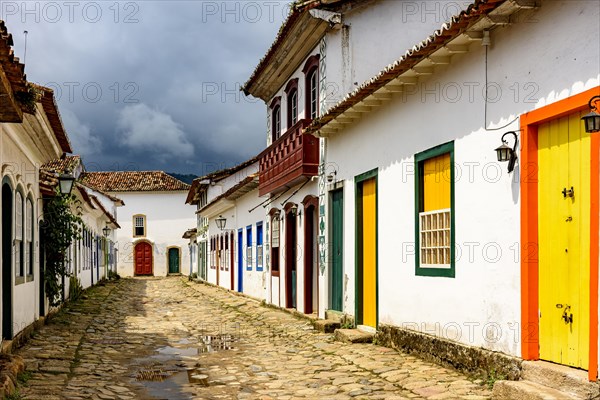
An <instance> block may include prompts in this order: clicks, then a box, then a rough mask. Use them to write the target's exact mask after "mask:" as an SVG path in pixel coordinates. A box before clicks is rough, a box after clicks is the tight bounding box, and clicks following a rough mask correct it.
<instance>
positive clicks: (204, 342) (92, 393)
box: [18, 278, 490, 400]
mask: <svg viewBox="0 0 600 400" xmlns="http://www.w3.org/2000/svg"><path fill="white" fill-rule="evenodd" d="M18 354H19V355H21V356H22V357H23V358H24V359H25V362H26V365H27V369H28V370H29V371H31V374H30V377H29V379H28V380H27V382H26V383H25V384H23V385H22V386H21V387H20V388H19V390H20V394H21V395H22V398H24V399H107V400H108V399H134V398H135V399H169V400H176V399H299V398H309V399H350V398H356V399H389V400H394V399H431V400H434V399H472V400H476V399H487V398H489V396H490V392H489V390H487V387H485V386H481V385H479V384H476V383H473V382H471V381H469V380H468V379H467V378H466V377H465V376H463V375H461V374H459V373H458V372H456V371H453V370H450V369H447V368H443V367H440V366H437V365H434V364H431V363H428V362H425V361H422V360H420V359H418V358H416V357H412V356H408V355H405V354H402V353H398V352H396V351H394V350H391V349H388V348H385V347H381V346H376V345H372V344H354V345H348V344H343V343H339V342H335V341H333V337H332V335H330V334H322V333H319V332H316V331H314V330H313V329H312V327H311V325H310V323H309V322H307V321H306V320H303V319H298V318H296V317H293V316H292V315H290V314H288V313H285V312H282V311H279V310H275V309H272V308H268V307H263V306H261V305H260V304H259V303H258V302H256V301H254V300H251V299H247V298H245V297H242V296H236V295H233V294H231V293H227V292H226V291H223V290H219V289H216V288H213V287H210V286H207V285H202V284H195V283H188V282H185V281H184V280H182V279H181V278H163V279H159V278H150V279H121V280H120V281H118V282H117V283H112V282H111V283H108V284H107V285H105V286H99V287H96V288H93V289H91V290H89V291H88V292H86V295H85V298H84V299H83V300H81V301H78V302H75V303H73V304H71V305H69V306H68V307H66V308H65V309H64V310H63V311H62V312H61V313H59V314H58V315H57V316H56V317H55V318H54V319H53V320H52V322H51V323H50V324H49V325H47V326H46V327H44V328H43V329H42V330H40V331H39V332H38V333H37V334H36V335H35V337H34V338H33V339H32V340H30V341H29V343H28V344H27V345H26V346H25V347H23V348H22V349H21V350H20V351H19V352H18Z"/></svg>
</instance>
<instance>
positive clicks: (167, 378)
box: [135, 334, 238, 400]
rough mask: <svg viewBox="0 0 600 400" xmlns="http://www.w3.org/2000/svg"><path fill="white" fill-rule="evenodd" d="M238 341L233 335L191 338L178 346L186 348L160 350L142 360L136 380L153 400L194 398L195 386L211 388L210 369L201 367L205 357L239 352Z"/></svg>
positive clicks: (179, 342) (178, 342)
mask: <svg viewBox="0 0 600 400" xmlns="http://www.w3.org/2000/svg"><path fill="white" fill-rule="evenodd" d="M237 341H238V338H237V337H235V336H234V335H231V334H217V335H203V336H201V337H200V339H199V340H198V339H195V338H192V337H188V338H184V339H180V340H179V341H177V342H176V343H175V345H183V346H182V347H175V346H163V347H159V348H157V349H156V354H153V355H151V356H149V357H145V358H143V359H138V363H137V365H138V366H139V368H140V369H139V370H138V372H137V373H136V374H135V380H136V381H137V382H139V383H140V384H142V385H143V387H144V389H145V392H146V393H147V395H149V396H152V397H153V398H157V399H168V400H179V399H182V400H187V399H193V398H194V397H193V395H192V394H191V393H189V392H190V391H192V390H193V388H194V387H207V386H209V383H208V381H209V375H208V373H207V371H208V370H207V369H206V368H203V367H202V364H200V361H201V360H202V354H206V353H214V352H218V351H226V350H236V348H235V346H234V344H235V343H236V342H237ZM190 361H192V364H190ZM204 367H206V365H204Z"/></svg>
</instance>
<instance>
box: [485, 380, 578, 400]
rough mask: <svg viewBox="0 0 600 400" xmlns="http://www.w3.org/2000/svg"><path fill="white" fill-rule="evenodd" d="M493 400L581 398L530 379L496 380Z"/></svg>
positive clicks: (563, 399)
mask: <svg viewBox="0 0 600 400" xmlns="http://www.w3.org/2000/svg"><path fill="white" fill-rule="evenodd" d="M492 399H493V400H582V398H581V397H578V396H574V395H571V394H569V393H564V392H560V391H558V390H556V389H553V388H550V387H548V386H544V385H540V384H538V383H535V382H531V381H497V382H496V383H495V384H494V389H493V392H492Z"/></svg>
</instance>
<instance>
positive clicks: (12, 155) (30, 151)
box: [0, 103, 63, 339]
mask: <svg viewBox="0 0 600 400" xmlns="http://www.w3.org/2000/svg"><path fill="white" fill-rule="evenodd" d="M24 120H25V121H26V123H22V124H21V123H12V124H7V123H2V124H0V164H1V168H2V198H1V199H0V202H1V203H0V205H1V208H2V210H3V222H2V227H3V229H2V232H0V235H2V237H1V243H2V253H3V260H2V282H3V284H2V285H1V286H0V292H1V299H2V303H3V307H6V308H3V310H4V311H3V312H2V313H1V315H0V319H1V320H2V327H3V329H2V331H3V332H2V336H3V337H4V338H5V339H11V338H12V337H13V336H14V335H16V334H18V333H19V332H21V331H22V330H23V329H25V328H26V327H27V326H29V325H31V324H32V323H33V322H34V321H36V320H37V319H38V317H40V316H43V315H45V313H46V311H47V302H44V303H45V306H44V307H40V270H39V255H40V248H39V229H40V221H42V219H43V205H42V198H41V194H40V190H39V184H40V181H39V168H40V166H41V165H42V164H43V163H46V162H48V161H50V160H52V159H55V158H58V157H59V156H60V155H61V154H62V152H63V149H61V146H60V144H59V142H58V140H57V138H56V137H55V136H54V133H53V131H52V129H51V128H50V126H49V124H48V121H47V118H46V115H45V113H44V110H43V108H42V107H41V105H40V104H39V103H38V104H37V107H36V113H35V114H34V115H31V114H25V115H24ZM34 127H35V128H34ZM39 143H43V144H44V145H43V146H40V145H39ZM5 213H6V214H5ZM19 217H21V218H22V219H21V220H20V221H19V222H18V220H19ZM7 218H8V219H7ZM5 256H6V257H8V258H5Z"/></svg>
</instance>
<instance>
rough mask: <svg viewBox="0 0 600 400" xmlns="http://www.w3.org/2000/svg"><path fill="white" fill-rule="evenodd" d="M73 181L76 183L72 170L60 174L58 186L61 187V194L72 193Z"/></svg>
mask: <svg viewBox="0 0 600 400" xmlns="http://www.w3.org/2000/svg"><path fill="white" fill-rule="evenodd" d="M73 183H75V177H74V176H73V174H71V173H70V172H67V171H65V173H62V174H60V175H58V187H59V189H60V194H63V195H69V194H71V190H73Z"/></svg>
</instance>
